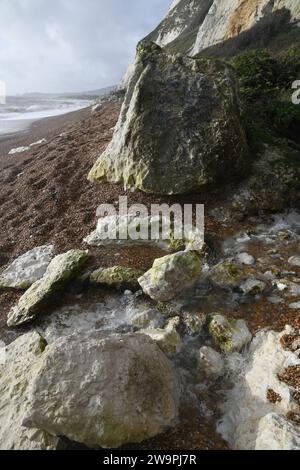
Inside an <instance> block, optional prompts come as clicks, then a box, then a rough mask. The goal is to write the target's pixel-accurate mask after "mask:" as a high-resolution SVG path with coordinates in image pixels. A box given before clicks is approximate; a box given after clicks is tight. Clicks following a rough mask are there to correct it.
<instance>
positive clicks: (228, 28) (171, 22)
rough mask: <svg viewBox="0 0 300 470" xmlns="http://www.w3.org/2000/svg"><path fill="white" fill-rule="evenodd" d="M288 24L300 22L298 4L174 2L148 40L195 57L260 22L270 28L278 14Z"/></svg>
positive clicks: (294, 0)
mask: <svg viewBox="0 0 300 470" xmlns="http://www.w3.org/2000/svg"><path fill="white" fill-rule="evenodd" d="M280 12H281V14H284V13H285V14H286V15H287V16H286V18H288V23H289V24H290V26H291V27H292V26H293V24H295V23H297V22H299V21H300V2H299V1H298V0H174V1H173V3H172V4H171V6H170V8H169V11H168V13H167V15H166V17H165V18H164V20H163V21H162V22H161V23H160V25H159V26H158V27H157V28H156V29H155V30H154V31H153V32H152V33H151V34H150V35H149V36H148V39H151V40H152V41H154V42H156V43H157V44H159V45H160V46H162V47H164V46H167V47H168V48H169V49H171V50H174V51H178V52H189V53H190V54H192V55H196V54H198V53H199V52H201V51H202V50H203V49H206V48H208V47H211V46H213V45H215V44H219V43H222V42H225V41H227V40H230V39H232V38H235V37H237V36H239V35H240V34H241V33H244V32H247V31H249V30H251V28H253V27H254V26H255V25H257V24H258V23H259V22H261V21H265V20H266V18H268V19H269V22H268V24H269V25H270V24H271V25H272V18H273V17H274V22H275V21H276V20H277V18H278V13H280Z"/></svg>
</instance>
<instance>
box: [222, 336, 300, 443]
mask: <svg viewBox="0 0 300 470" xmlns="http://www.w3.org/2000/svg"><path fill="white" fill-rule="evenodd" d="M287 332H288V331H285V332H284V333H285V334H286V333H287ZM281 336H282V334H279V333H275V332H274V331H260V332H259V333H258V334H257V336H256V337H255V338H254V339H253V341H252V343H251V345H250V348H249V351H245V352H244V354H243V355H239V359H238V362H239V363H238V366H237V369H236V370H234V367H233V366H231V367H230V368H231V370H232V375H231V382H232V383H234V384H235V386H234V388H233V389H232V390H229V391H228V392H227V400H225V402H223V403H222V404H221V405H220V408H221V411H222V412H223V416H222V419H221V421H220V423H219V425H218V431H219V432H220V433H221V435H222V436H223V438H224V439H225V440H226V441H227V442H228V443H229V445H230V447H231V448H233V449H239V450H253V449H255V447H256V438H257V433H258V429H259V425H260V421H261V419H262V418H264V417H265V416H266V415H268V414H269V413H278V414H281V415H286V414H287V413H288V412H289V411H296V410H297V403H295V402H294V399H293V391H292V390H291V389H290V388H289V387H288V385H287V384H285V383H284V382H280V381H279V379H278V374H279V373H282V372H283V371H284V370H285V369H286V368H287V367H289V366H293V365H299V364H300V360H299V358H298V357H297V355H296V354H294V353H292V352H291V351H288V350H285V349H283V348H282V346H281V342H280V338H281ZM269 390H273V391H274V392H275V393H276V394H277V395H278V397H279V399H278V400H277V401H276V403H271V402H270V401H269V399H268V391H269Z"/></svg>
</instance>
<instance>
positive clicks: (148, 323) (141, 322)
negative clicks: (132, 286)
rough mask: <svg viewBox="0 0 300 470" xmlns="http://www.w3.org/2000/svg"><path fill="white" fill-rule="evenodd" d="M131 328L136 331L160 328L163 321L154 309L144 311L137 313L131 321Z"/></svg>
mask: <svg viewBox="0 0 300 470" xmlns="http://www.w3.org/2000/svg"><path fill="white" fill-rule="evenodd" d="M131 323H132V326H134V327H135V328H137V329H142V328H143V329H151V330H152V329H157V328H162V327H163V326H164V323H165V319H164V317H163V316H162V314H161V313H160V312H158V311H157V310H155V309H149V310H145V311H144V312H140V313H137V314H136V315H135V316H134V317H133V318H132V320H131Z"/></svg>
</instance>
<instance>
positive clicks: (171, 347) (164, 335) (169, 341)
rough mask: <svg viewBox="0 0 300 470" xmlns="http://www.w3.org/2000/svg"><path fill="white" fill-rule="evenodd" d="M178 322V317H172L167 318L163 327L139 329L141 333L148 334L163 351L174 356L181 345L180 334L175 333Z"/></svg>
mask: <svg viewBox="0 0 300 470" xmlns="http://www.w3.org/2000/svg"><path fill="white" fill-rule="evenodd" d="M179 322H180V318H179V317H174V318H172V319H171V320H169V322H168V324H167V326H166V327H165V328H163V329H156V330H151V329H146V330H141V333H143V334H145V335H147V336H150V338H151V339H152V340H153V341H154V342H155V343H157V344H158V346H159V347H160V348H161V350H162V351H163V352H164V353H166V354H169V355H170V356H175V354H177V353H178V352H179V351H180V349H181V347H182V341H181V338H180V335H179V334H178V333H177V327H178V325H179Z"/></svg>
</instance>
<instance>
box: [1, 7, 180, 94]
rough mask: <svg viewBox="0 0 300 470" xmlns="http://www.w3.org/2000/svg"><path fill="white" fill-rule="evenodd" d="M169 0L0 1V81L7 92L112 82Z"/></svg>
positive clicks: (70, 88)
mask: <svg viewBox="0 0 300 470" xmlns="http://www.w3.org/2000/svg"><path fill="white" fill-rule="evenodd" d="M170 4H171V0H0V80H4V81H5V82H6V85H7V92H8V94H15V93H23V92H30V91H39V92H54V93H55V92H64V91H84V90H93V89H97V88H102V87H105V86H109V85H113V84H116V83H117V82H118V81H119V80H120V78H121V77H122V75H123V73H124V72H125V70H126V67H127V64H128V63H129V61H131V60H132V57H133V54H134V50H135V46H136V44H137V42H138V41H139V40H140V39H142V38H143V37H144V36H145V35H146V34H148V33H149V32H150V31H151V30H152V29H153V28H154V27H156V25H157V24H158V23H159V21H160V20H161V19H162V18H163V16H164V14H165V12H166V11H167V9H168V7H169V5H170Z"/></svg>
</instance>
